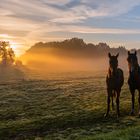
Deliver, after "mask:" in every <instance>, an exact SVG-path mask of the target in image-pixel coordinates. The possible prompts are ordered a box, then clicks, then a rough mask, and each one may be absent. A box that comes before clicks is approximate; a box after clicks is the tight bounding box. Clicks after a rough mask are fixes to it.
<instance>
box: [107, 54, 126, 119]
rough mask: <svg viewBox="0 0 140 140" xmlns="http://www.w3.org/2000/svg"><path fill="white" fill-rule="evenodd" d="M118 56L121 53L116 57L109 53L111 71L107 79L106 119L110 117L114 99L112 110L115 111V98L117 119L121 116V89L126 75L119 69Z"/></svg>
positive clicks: (109, 70)
mask: <svg viewBox="0 0 140 140" xmlns="http://www.w3.org/2000/svg"><path fill="white" fill-rule="evenodd" d="M118 56H119V53H118V54H117V55H116V56H115V55H113V56H111V54H110V53H108V57H109V69H108V74H107V77H106V85H107V112H106V114H105V117H107V116H108V115H109V112H110V102H111V98H112V109H114V103H113V98H114V97H116V106H117V107H116V113H117V117H119V116H120V110H119V103H120V101H119V98H120V93H121V88H122V86H123V84H124V75H123V71H122V70H121V69H120V68H118Z"/></svg>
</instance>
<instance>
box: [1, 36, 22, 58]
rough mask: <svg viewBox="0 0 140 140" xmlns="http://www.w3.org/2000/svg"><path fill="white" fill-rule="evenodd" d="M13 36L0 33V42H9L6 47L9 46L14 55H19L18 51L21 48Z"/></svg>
mask: <svg viewBox="0 0 140 140" xmlns="http://www.w3.org/2000/svg"><path fill="white" fill-rule="evenodd" d="M13 39H14V38H13V37H11V36H9V35H7V34H0V41H1V42H3V41H4V42H8V43H9V46H7V49H8V48H9V47H10V48H12V49H13V51H14V53H15V56H16V57H19V56H20V55H21V53H22V52H21V51H20V48H21V45H20V43H19V42H16V41H14V40H13Z"/></svg>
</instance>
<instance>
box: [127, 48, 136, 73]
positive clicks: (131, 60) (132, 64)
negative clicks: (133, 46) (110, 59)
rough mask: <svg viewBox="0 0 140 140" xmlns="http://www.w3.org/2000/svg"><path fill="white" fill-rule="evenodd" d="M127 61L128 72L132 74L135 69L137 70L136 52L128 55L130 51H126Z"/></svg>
mask: <svg viewBox="0 0 140 140" xmlns="http://www.w3.org/2000/svg"><path fill="white" fill-rule="evenodd" d="M127 61H128V66H129V71H130V72H133V71H134V70H135V69H137V68H138V59H137V52H136V51H135V52H134V53H130V51H128V58H127Z"/></svg>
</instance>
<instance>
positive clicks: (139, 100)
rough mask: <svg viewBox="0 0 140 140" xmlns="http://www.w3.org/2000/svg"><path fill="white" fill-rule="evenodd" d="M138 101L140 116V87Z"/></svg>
mask: <svg viewBox="0 0 140 140" xmlns="http://www.w3.org/2000/svg"><path fill="white" fill-rule="evenodd" d="M138 103H139V117H140V89H139V97H138Z"/></svg>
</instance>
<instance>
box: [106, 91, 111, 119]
mask: <svg viewBox="0 0 140 140" xmlns="http://www.w3.org/2000/svg"><path fill="white" fill-rule="evenodd" d="M107 92H108V95H107V112H106V114H105V117H107V116H108V115H109V111H110V95H111V93H112V91H111V90H109V89H108V90H107Z"/></svg>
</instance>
